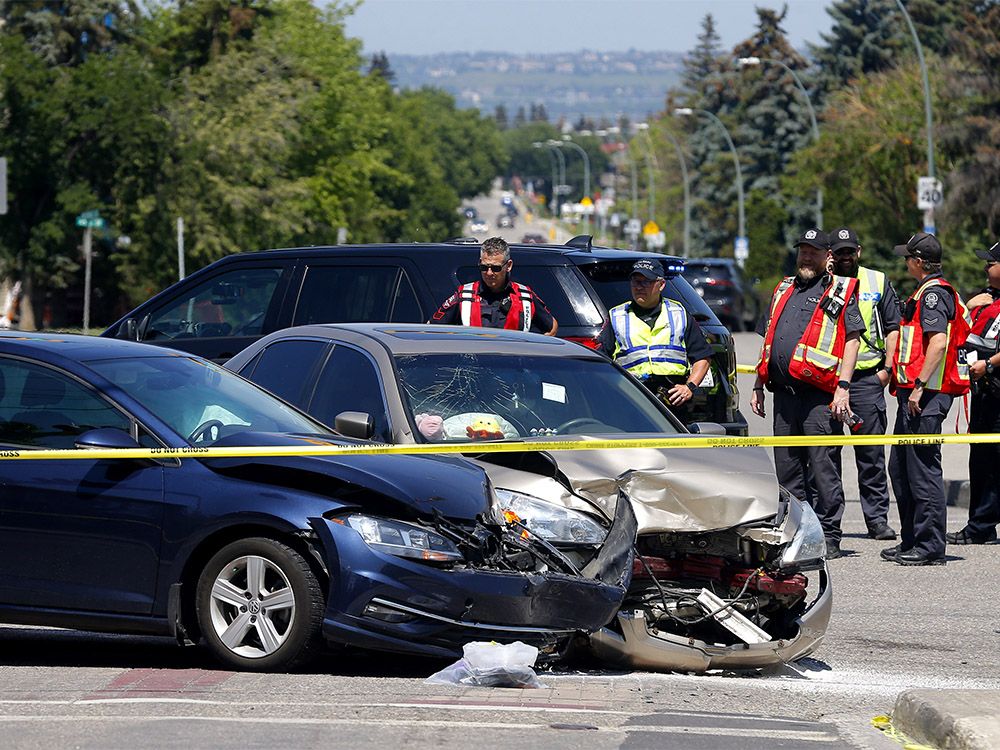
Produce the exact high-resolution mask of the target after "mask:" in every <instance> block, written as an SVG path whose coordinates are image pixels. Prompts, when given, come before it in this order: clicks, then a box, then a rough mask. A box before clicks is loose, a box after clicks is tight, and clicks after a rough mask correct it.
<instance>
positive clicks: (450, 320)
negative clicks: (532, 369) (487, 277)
mask: <svg viewBox="0 0 1000 750" xmlns="http://www.w3.org/2000/svg"><path fill="white" fill-rule="evenodd" d="M520 286H521V288H522V289H524V288H525V287H524V285H523V284H521V285H520ZM529 291H530V290H529ZM512 292H513V289H512V288H511V285H510V279H508V280H507V283H506V284H505V285H504V287H503V289H501V290H500V291H499V292H494V291H492V290H490V288H489V287H488V286H486V284H484V283H483V282H482V281H480V282H479V297H480V299H482V303H481V304H480V314H481V315H482V321H483V328H503V327H504V324H505V323H506V322H507V313H508V312H510V306H511V294H512ZM531 299H532V301H533V302H534V303H535V311H534V313H533V314H532V316H531V330H532V331H534V332H535V333H548V332H549V331H551V330H552V324H553V322H554V318H553V316H552V313H551V312H549V308H547V307H546V306H545V303H544V302H542V299H541V297H539V296H538V295H537V294H535V293H534V292H533V291H532V292H531ZM428 322H429V323H440V324H443V325H461V324H462V305H461V299H460V298H459V293H458V292H455V294H453V295H451V296H450V297H449V298H448V299H446V300H445V301H444V303H443V304H442V305H441V307H440V308H438V311H437V312H436V313H434V317H433V318H431V319H430V320H429V321H428Z"/></svg>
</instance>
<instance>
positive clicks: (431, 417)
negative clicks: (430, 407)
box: [414, 414, 445, 441]
mask: <svg viewBox="0 0 1000 750" xmlns="http://www.w3.org/2000/svg"><path fill="white" fill-rule="evenodd" d="M414 419H415V420H416V423H417V429H418V430H419V431H420V434H421V435H423V436H424V437H425V438H427V439H428V440H432V441H437V440H444V438H445V435H444V419H442V418H441V417H439V416H438V415H437V414H417V415H416V416H415V417H414Z"/></svg>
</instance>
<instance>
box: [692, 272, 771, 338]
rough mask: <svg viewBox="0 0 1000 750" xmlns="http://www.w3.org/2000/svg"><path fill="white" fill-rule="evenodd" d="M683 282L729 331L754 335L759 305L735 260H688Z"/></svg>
mask: <svg viewBox="0 0 1000 750" xmlns="http://www.w3.org/2000/svg"><path fill="white" fill-rule="evenodd" d="M684 278H685V279H687V280H688V281H689V282H691V286H693V287H694V289H695V291H697V292H698V294H699V295H701V297H702V299H704V300H705V303H706V304H707V305H708V306H709V307H710V308H711V309H712V312H714V313H715V315H716V317H717V318H718V319H719V320H720V321H722V324H723V325H724V326H726V328H728V329H729V330H730V331H752V330H754V327H755V326H756V325H757V318H759V317H760V303H759V302H758V300H757V295H756V293H755V292H754V290H753V287H752V286H751V285H750V284H749V283H748V282H747V280H746V277H745V276H744V275H743V271H742V269H741V268H740V267H739V264H738V263H737V262H736V261H735V260H733V259H732V258H689V259H688V260H687V261H685V265H684Z"/></svg>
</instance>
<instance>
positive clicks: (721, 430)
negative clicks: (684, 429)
mask: <svg viewBox="0 0 1000 750" xmlns="http://www.w3.org/2000/svg"><path fill="white" fill-rule="evenodd" d="M688 432H693V433H694V434H695V435H716V436H718V437H725V436H726V428H725V427H723V426H722V425H721V424H719V423H718V422H692V423H691V424H689V425H688Z"/></svg>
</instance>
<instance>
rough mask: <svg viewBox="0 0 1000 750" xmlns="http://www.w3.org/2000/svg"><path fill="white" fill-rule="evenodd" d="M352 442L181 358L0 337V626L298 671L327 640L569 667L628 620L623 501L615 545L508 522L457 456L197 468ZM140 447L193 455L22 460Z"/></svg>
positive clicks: (611, 540) (557, 520) (629, 547)
mask: <svg viewBox="0 0 1000 750" xmlns="http://www.w3.org/2000/svg"><path fill="white" fill-rule="evenodd" d="M352 442H355V441H352V440H351V439H349V438H345V437H343V436H341V435H338V434H336V433H333V432H331V431H330V430H329V429H327V428H326V427H324V426H322V425H321V424H319V423H318V422H316V421H314V420H313V419H311V418H310V417H308V416H306V415H305V414H303V413H301V412H299V411H298V410H296V409H295V408H293V407H291V406H289V405H288V404H286V403H284V402H282V401H280V400H278V399H276V398H274V397H272V396H271V395H269V394H268V393H266V392H265V391H263V390H261V389H259V388H258V387H256V386H254V385H253V384H251V383H249V382H248V381H246V380H244V379H243V378H241V377H240V376H238V375H235V374H233V373H231V372H229V371H227V370H225V369H222V368H221V367H218V366H217V365H214V364H212V363H210V362H208V361H206V360H203V359H200V358H198V357H194V356H191V355H189V354H185V353H180V352H171V351H169V350H166V349H163V348H159V347H152V346H147V345H143V344H136V343H132V342H125V341H121V340H115V339H99V338H90V337H84V336H69V335H67V336H58V335H42V334H0V452H2V453H3V456H4V458H3V460H0V486H2V487H3V493H2V494H0V518H2V522H0V569H2V570H4V576H3V578H2V580H0V621H2V622H6V623H21V624H35V625H49V626H58V627H65V628H76V629H80V630H91V631H102V632H112V633H114V632H117V633H141V634H156V635H173V636H174V637H176V638H177V640H178V641H179V642H181V643H194V642H199V641H203V642H204V643H205V644H206V645H207V647H208V648H209V649H210V650H211V652H212V653H213V654H214V655H215V656H216V657H217V658H218V659H219V660H220V661H221V662H223V663H224V664H226V665H227V666H229V667H233V668H237V669H243V670H285V669H290V668H294V667H295V666H296V665H299V664H302V663H303V662H304V661H306V660H308V659H309V658H310V656H311V655H313V654H314V653H315V652H316V651H317V650H318V649H319V648H321V647H322V646H323V645H324V644H325V643H335V644H347V645H353V646H361V647H368V648H375V649H382V650H389V651H397V652H406V653H412V654H422V655H429V656H441V657H451V656H454V655H457V654H460V653H461V646H462V644H464V643H466V642H468V641H470V640H497V641H504V640H515V639H516V640H522V641H526V642H529V643H533V644H535V645H537V646H539V647H540V648H542V649H543V650H545V651H546V652H548V653H550V654H555V653H558V651H559V650H560V648H561V647H562V646H563V645H564V644H566V643H567V642H568V641H569V640H570V639H571V638H572V636H573V635H574V634H576V633H579V632H592V631H595V630H597V629H599V628H601V627H602V626H603V625H605V624H606V623H607V622H609V621H610V620H612V619H613V618H614V616H615V614H616V612H617V611H618V609H619V606H620V605H621V603H622V600H623V597H624V595H625V591H626V588H627V586H628V584H629V580H630V576H631V572H632V568H633V544H634V541H635V534H636V519H635V516H634V515H633V513H632V510H631V505H630V504H629V503H619V504H618V508H619V509H620V510H619V511H618V513H617V514H616V517H615V518H614V520H613V523H611V524H610V526H608V527H604V526H598V525H596V524H593V523H591V522H589V519H588V517H587V516H586V514H583V513H577V514H576V515H574V511H571V510H565V509H558V510H555V509H547V508H545V507H536V508H526V509H524V510H523V511H522V512H521V514H520V515H519V516H512V515H511V514H510V513H509V512H505V508H504V507H503V505H502V503H501V502H500V501H499V500H498V498H497V493H496V492H495V491H494V489H493V487H492V485H491V483H490V480H489V478H488V476H487V474H486V473H485V472H484V470H483V468H482V467H481V466H479V465H477V464H475V463H473V462H471V461H469V460H466V459H464V458H461V457H448V456H406V455H396V456H392V455H365V456H323V457H318V456H298V455H296V456H280V457H253V458H250V457H226V458H215V457H204V456H199V454H198V450H199V449H201V448H206V447H213V446H217V447H225V446H261V447H263V446H293V447H294V446H302V447H303V448H310V447H313V446H315V445H338V444H350V443H352ZM137 447H140V448H150V449H158V448H159V449H162V448H170V449H181V450H184V451H190V455H189V456H188V455H183V456H182V457H180V458H176V457H173V456H172V455H171V456H163V457H157V456H156V455H155V453H154V454H152V455H151V456H150V457H147V458H117V457H113V456H111V457H109V456H108V454H107V453H106V452H102V453H100V454H95V458H94V459H86V458H83V459H81V458H77V459H47V460H19V457H23V456H25V455H26V454H28V453H29V452H30V451H34V450H40V449H50V448H57V449H58V448H80V449H92V450H103V449H110V448H137ZM532 513H534V514H537V515H538V516H539V517H538V518H534V519H533V518H531V514H532ZM546 514H549V515H551V516H552V517H551V518H548V517H546V518H542V516H545V515H546ZM535 527H544V528H546V529H547V533H546V534H545V535H544V538H543V536H541V535H536V534H534V533H533V532H532V531H531V529H532V528H535Z"/></svg>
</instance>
